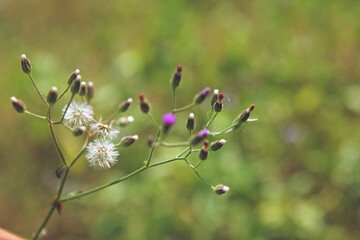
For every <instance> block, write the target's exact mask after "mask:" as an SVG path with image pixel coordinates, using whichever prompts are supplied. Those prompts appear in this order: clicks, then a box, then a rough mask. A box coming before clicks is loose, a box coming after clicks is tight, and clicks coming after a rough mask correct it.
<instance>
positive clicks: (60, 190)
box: [33, 114, 88, 240]
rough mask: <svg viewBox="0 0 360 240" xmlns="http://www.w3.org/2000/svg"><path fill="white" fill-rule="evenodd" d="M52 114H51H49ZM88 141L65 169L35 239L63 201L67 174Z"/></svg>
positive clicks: (34, 238)
mask: <svg viewBox="0 0 360 240" xmlns="http://www.w3.org/2000/svg"><path fill="white" fill-rule="evenodd" d="M49 115H50V114H49ZM87 143H88V140H87V141H86V144H84V147H83V149H82V150H81V151H80V153H79V154H78V155H77V156H76V157H75V158H74V160H73V161H72V162H71V163H70V166H67V168H66V170H65V173H64V176H63V178H62V180H61V183H60V186H59V190H58V192H57V194H56V200H55V201H54V202H53V204H52V205H51V208H50V210H49V212H48V214H47V215H46V217H45V219H44V221H43V222H42V224H41V225H40V227H39V228H38V230H37V231H36V233H35V234H34V237H33V240H36V239H38V237H39V234H40V232H41V230H42V229H43V228H44V227H45V226H46V224H47V223H48V221H49V220H50V217H51V216H52V214H53V212H54V210H55V208H56V206H57V205H58V204H59V203H61V202H62V201H61V200H60V198H61V194H62V191H63V189H64V185H65V182H66V178H67V176H68V175H69V172H70V169H71V167H72V166H73V165H74V163H75V162H76V160H77V159H79V158H80V156H81V155H82V154H83V153H84V151H85V149H86V145H87Z"/></svg>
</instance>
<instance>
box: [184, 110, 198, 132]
mask: <svg viewBox="0 0 360 240" xmlns="http://www.w3.org/2000/svg"><path fill="white" fill-rule="evenodd" d="M195 123H196V119H195V115H194V113H190V114H189V117H188V119H187V122H186V128H187V129H188V130H189V131H192V130H194V128H195Z"/></svg>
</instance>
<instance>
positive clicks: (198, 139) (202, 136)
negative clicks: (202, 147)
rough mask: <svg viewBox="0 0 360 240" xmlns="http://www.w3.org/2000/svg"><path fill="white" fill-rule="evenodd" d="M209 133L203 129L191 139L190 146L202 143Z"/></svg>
mask: <svg viewBox="0 0 360 240" xmlns="http://www.w3.org/2000/svg"><path fill="white" fill-rule="evenodd" d="M209 133H210V132H209V130H208V129H206V128H204V129H203V130H201V131H200V132H198V133H197V134H196V135H195V136H194V137H193V139H192V140H191V144H192V145H196V144H198V143H200V142H202V141H203V140H204V139H205V138H206V137H207V136H208V135H209Z"/></svg>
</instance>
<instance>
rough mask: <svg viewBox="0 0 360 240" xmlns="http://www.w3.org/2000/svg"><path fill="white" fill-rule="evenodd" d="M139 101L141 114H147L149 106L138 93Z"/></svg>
mask: <svg viewBox="0 0 360 240" xmlns="http://www.w3.org/2000/svg"><path fill="white" fill-rule="evenodd" d="M139 100H140V109H141V111H142V112H143V113H148V112H149V111H150V106H149V104H148V102H147V101H146V100H145V97H144V94H142V93H139Z"/></svg>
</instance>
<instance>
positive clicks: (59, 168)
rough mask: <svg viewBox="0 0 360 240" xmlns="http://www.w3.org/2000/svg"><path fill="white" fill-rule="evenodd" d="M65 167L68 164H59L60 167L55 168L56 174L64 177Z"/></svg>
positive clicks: (58, 176)
mask: <svg viewBox="0 0 360 240" xmlns="http://www.w3.org/2000/svg"><path fill="white" fill-rule="evenodd" d="M65 168H66V166H65V165H63V164H62V165H60V166H58V167H57V168H56V170H55V175H56V177H57V178H59V179H60V178H61V177H62V175H63V173H64V170H65Z"/></svg>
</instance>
